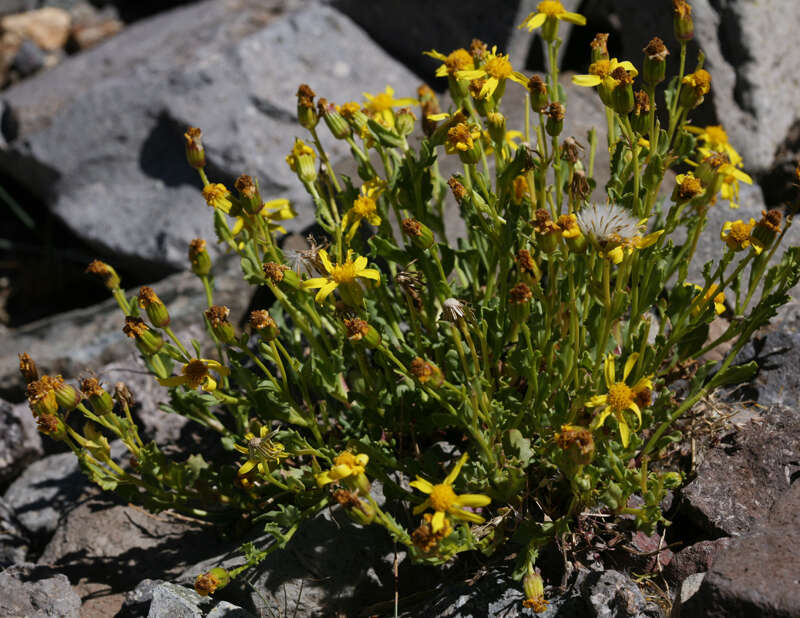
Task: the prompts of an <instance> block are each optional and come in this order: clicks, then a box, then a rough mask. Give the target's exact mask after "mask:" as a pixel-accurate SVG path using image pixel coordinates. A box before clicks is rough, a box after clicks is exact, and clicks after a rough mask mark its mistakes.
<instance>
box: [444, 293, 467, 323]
mask: <svg viewBox="0 0 800 618" xmlns="http://www.w3.org/2000/svg"><path fill="white" fill-rule="evenodd" d="M465 317H466V318H469V317H470V315H469V309H468V308H467V306H466V305H465V304H464V303H463V302H461V301H460V300H458V299H457V298H448V299H446V300H445V301H444V302H443V303H442V319H443V320H446V321H447V322H453V323H455V322H458V321H459V320H463V319H464V318H465Z"/></svg>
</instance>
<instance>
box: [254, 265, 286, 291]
mask: <svg viewBox="0 0 800 618" xmlns="http://www.w3.org/2000/svg"><path fill="white" fill-rule="evenodd" d="M261 270H263V271H264V275H265V276H266V277H267V279H269V280H270V281H272V283H274V284H276V285H277V284H278V283H280V282H281V281H283V273H284V272H285V271H287V270H289V267H288V266H285V265H284V264H277V263H275V262H265V263H264V264H262V266H261Z"/></svg>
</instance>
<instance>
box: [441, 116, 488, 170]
mask: <svg viewBox="0 0 800 618" xmlns="http://www.w3.org/2000/svg"><path fill="white" fill-rule="evenodd" d="M479 137H480V131H478V130H477V129H475V128H473V127H470V126H469V125H467V124H466V123H463V122H460V123H458V124H457V125H455V126H453V127H451V128H450V129H448V131H447V139H446V140H445V151H446V152H447V154H458V156H459V158H460V159H461V161H462V163H466V164H468V165H469V164H474V163H477V162H478V160H479V159H480V156H481V154H480V150H479V146H478V144H479V142H478V141H477V140H478V138H479Z"/></svg>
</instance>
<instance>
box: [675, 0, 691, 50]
mask: <svg viewBox="0 0 800 618" xmlns="http://www.w3.org/2000/svg"><path fill="white" fill-rule="evenodd" d="M672 6H673V9H672V28H673V30H674V31H675V38H676V39H678V40H679V41H690V40H691V39H692V38H693V37H694V22H693V21H692V7H691V6H689V3H688V2H686V0H672Z"/></svg>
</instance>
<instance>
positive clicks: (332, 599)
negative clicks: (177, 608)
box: [176, 511, 402, 618]
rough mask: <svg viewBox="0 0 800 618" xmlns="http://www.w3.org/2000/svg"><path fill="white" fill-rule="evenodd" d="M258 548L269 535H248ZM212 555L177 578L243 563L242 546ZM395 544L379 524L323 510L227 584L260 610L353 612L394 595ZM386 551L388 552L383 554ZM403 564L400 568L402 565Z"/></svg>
mask: <svg viewBox="0 0 800 618" xmlns="http://www.w3.org/2000/svg"><path fill="white" fill-rule="evenodd" d="M250 540H252V541H253V543H254V544H255V546H256V547H259V548H262V547H267V546H269V544H270V543H271V542H272V540H271V537H270V536H268V535H266V536H265V535H261V536H260V537H256V538H253V539H250ZM240 545H241V542H238V543H237V544H236V546H235V547H231V548H230V550H229V551H226V552H224V553H219V554H218V555H211V556H210V557H209V558H208V559H207V560H204V561H202V562H199V563H198V564H195V565H194V566H193V567H192V568H190V569H189V570H187V571H185V572H184V573H183V574H181V575H180V577H178V578H177V579H176V582H178V583H181V584H184V585H187V586H192V585H194V580H195V578H196V577H197V576H198V575H199V574H201V573H204V572H207V571H208V570H210V569H211V568H214V567H217V566H221V567H223V568H227V569H231V568H234V567H236V566H240V565H241V564H242V563H243V559H242V555H241V552H239V551H238V547H239V546H240ZM392 551H393V547H392V543H391V541H390V539H389V537H388V535H387V534H386V532H385V531H384V530H383V529H382V528H379V527H378V526H367V527H361V526H358V525H356V524H354V523H353V522H352V521H351V520H350V519H348V518H347V517H346V516H345V515H344V514H343V513H341V512H338V511H337V512H334V513H331V512H329V511H323V512H322V513H320V514H319V515H318V516H317V517H316V518H314V519H313V520H311V521H307V522H305V523H304V524H303V525H302V526H301V527H300V528H299V530H298V532H297V534H296V535H295V536H294V538H293V539H292V540H291V541H290V543H289V545H287V547H286V548H285V549H283V550H278V551H275V552H274V553H272V554H270V555H269V556H268V557H267V558H266V559H265V560H264V561H263V562H262V563H261V564H259V565H258V566H257V567H254V568H252V569H251V570H249V571H247V572H246V573H245V574H243V575H242V576H241V577H240V578H239V579H237V580H236V581H235V582H232V583H231V584H229V585H228V586H227V587H226V588H225V592H226V595H227V596H228V598H230V599H231V600H232V601H234V602H236V603H239V604H240V605H242V606H244V607H246V608H247V609H249V610H251V611H255V613H256V614H257V615H260V614H261V613H267V614H268V613H269V612H270V611H271V610H274V608H276V607H281V608H285V611H287V612H288V614H289V615H291V614H293V613H294V612H296V615H297V616H298V618H301V617H310V616H330V615H335V614H336V612H337V611H339V612H342V613H343V614H344V615H348V616H349V615H355V614H357V613H358V612H359V611H360V610H361V609H362V608H363V607H366V606H368V605H370V604H372V603H376V602H378V601H384V600H386V599H390V598H391V597H392V594H393V586H394V580H393V576H392V572H391V568H392V560H391V558H392V556H393V554H392ZM385 556H389V557H388V558H385ZM401 568H402V567H401Z"/></svg>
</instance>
